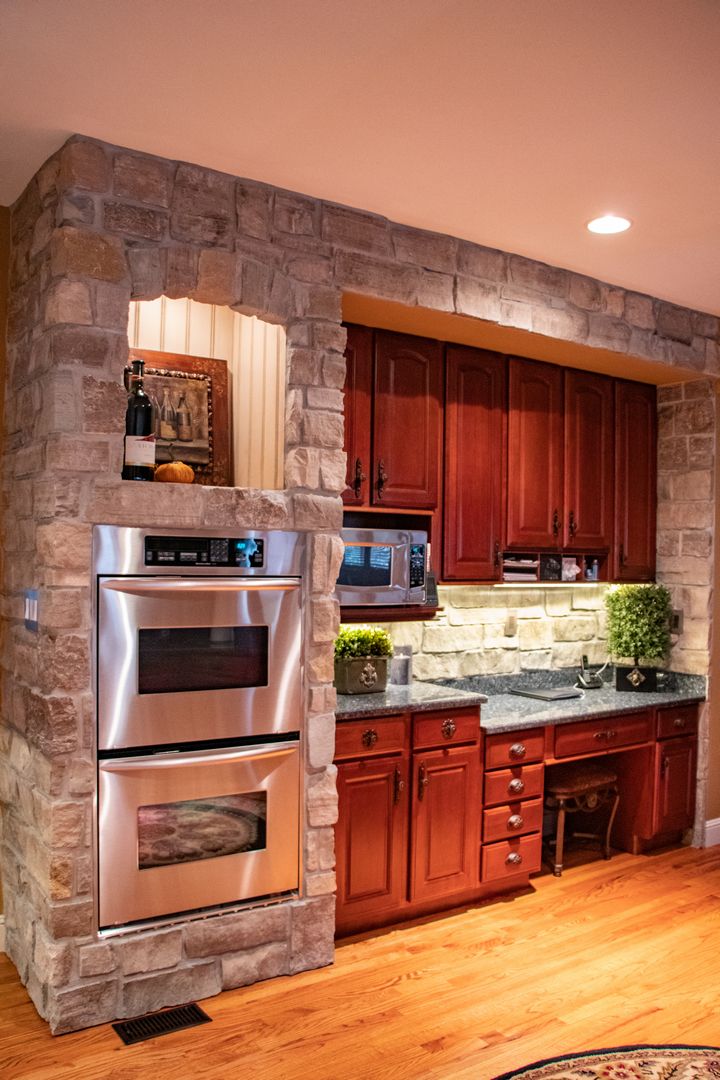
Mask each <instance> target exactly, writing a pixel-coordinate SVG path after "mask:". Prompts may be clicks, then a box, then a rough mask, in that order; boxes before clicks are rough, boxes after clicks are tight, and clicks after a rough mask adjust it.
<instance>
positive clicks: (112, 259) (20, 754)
mask: <svg viewBox="0 0 720 1080" xmlns="http://www.w3.org/2000/svg"><path fill="white" fill-rule="evenodd" d="M345 292H348V293H355V294H365V295H368V296H371V297H377V298H379V299H381V300H390V301H396V302H399V303H401V304H403V305H406V306H409V307H412V306H422V307H424V308H428V309H434V310H436V311H442V312H453V313H455V314H457V315H462V316H465V317H469V318H478V319H483V320H487V321H490V322H495V323H498V324H501V325H505V326H510V327H518V328H521V329H532V330H533V331H534V332H535V333H537V334H545V335H548V336H550V337H554V338H558V339H563V340H566V341H570V342H578V343H582V344H584V345H586V346H590V347H597V348H602V349H604V350H608V349H610V350H613V351H614V352H616V353H617V354H618V356H619V357H620V358H622V356H623V355H628V354H632V355H633V356H639V357H641V358H646V359H651V360H654V361H656V362H659V363H662V364H665V365H668V366H671V367H672V366H677V367H678V368H682V369H684V371H685V372H688V371H691V372H693V373H694V374H695V375H700V374H704V375H705V376H706V377H705V379H704V387H705V389H704V390H703V391H702V395H701V396H700V395H699V396H698V398H697V399H695V400H692V401H690V400H687V396H683V395H684V391H683V390H682V388H681V389H680V391H679V395H678V396H676V397H672V396H671V394H670V391H668V393H667V394H666V396H665V398H664V404H665V405H666V406H667V408H666V413H667V417H668V419H667V423H666V424H665V427H664V428H663V429H662V434H663V438H664V439H665V440H666V441H665V442H664V443H662V445H663V446H667V450H666V452H667V454H668V462H669V463H670V467H671V468H672V469H673V470H675V474H676V475H677V479H675V478H674V476H673V477H669V478H668V482H667V484H664V486H663V489H662V491H661V514H662V528H663V534H664V537H665V539H666V542H667V545H668V549H667V550H668V554H667V558H668V559H669V560H671V562H669V563H668V565H667V575H666V576H667V579H668V580H669V581H671V582H672V584H673V587H674V588H675V587H677V588H678V589H686V588H688V589H691V591H692V593H691V596H690V600H691V602H692V610H693V613H694V614H693V619H694V620H696V622H697V625H696V627H695V633H694V641H695V647H696V648H697V650H698V656H700V657H704V658H705V663H706V662H707V644H706V642H707V635H705V636H703V630H702V628H703V626H704V627H705V628H706V629H707V626H709V621H708V620H709V614H708V607H707V601H708V600H709V595H710V589H711V577H710V576H709V575H710V571H709V570H707V568H708V567H709V566H710V560H711V558H712V551H711V541H710V539H708V541H707V545H706V546H704V544H703V541H702V539H701V538H700V537H699V536H697V535H695V532H696V531H703V530H707V529H708V526H707V524H706V518H707V517H708V515H709V514H710V512H711V510H710V506H711V503H710V501H709V499H708V497H707V492H706V486H704V485H705V481H706V474H707V475H708V476H709V478H710V479H709V481H708V483H710V490H713V488H714V459H713V457H712V452H711V450H710V446H709V444H710V442H712V447H713V448H714V435H715V412H714V395H713V394H712V387H711V380H712V379H713V378H714V376H715V375H716V374H717V367H718V320H717V319H715V318H712V317H709V316H707V315H703V314H702V313H697V312H691V311H687V310H685V309H681V308H676V307H675V306H673V305H669V304H666V303H663V302H661V301H657V300H653V299H652V298H650V297H642V296H638V295H637V294H632V293H627V292H625V291H624V290H622V289H619V288H615V287H612V286H609V285H605V284H604V283H602V282H594V281H590V280H589V279H587V278H583V277H580V276H578V275H574V274H571V273H569V272H567V271H564V270H560V269H557V268H553V267H547V266H545V265H543V264H541V263H535V262H532V261H531V260H528V259H524V258H520V257H518V256H514V255H507V254H505V253H503V252H498V251H490V250H488V249H486V248H482V247H479V246H477V245H473V244H469V243H466V242H464V241H461V240H456V239H455V238H453V237H447V236H437V235H434V234H430V233H426V232H422V231H419V230H414V229H409V228H406V227H404V226H401V225H396V224H394V223H392V222H388V221H387V220H385V219H384V218H380V217H377V216H374V215H371V214H366V213H363V212H360V211H354V210H350V209H348V208H345V207H341V206H337V205H334V204H330V203H327V202H322V201H320V200H318V199H313V198H310V197H306V196H302V195H298V194H295V193H292V192H287V191H282V190H279V189H275V188H272V187H269V186H267V185H263V184H259V183H255V182H252V181H248V180H243V179H238V178H235V177H232V176H227V175H224V174H220V173H217V172H213V171H212V170H209V169H204V168H200V167H198V166H196V165H190V164H186V163H178V162H172V161H166V160H163V159H160V158H156V157H151V156H148V155H144V154H141V153H136V152H133V151H129V150H125V149H122V148H118V147H113V146H108V145H106V144H103V143H99V142H96V141H92V140H88V139H85V138H82V137H78V136H75V137H73V138H71V139H70V140H69V141H68V142H67V143H66V144H65V145H64V146H63V147H62V149H61V150H60V151H58V153H57V154H56V155H55V156H54V157H53V158H51V159H50V160H49V161H48V162H47V163H46V164H45V165H44V166H43V167H42V168H41V169H40V171H39V172H38V173H37V175H36V176H35V177H34V179H33V180H32V181H31V183H30V184H29V185H28V187H27V189H26V191H25V192H24V194H23V195H22V196H21V198H20V199H19V200H18V202H17V203H16V204H15V206H14V207H13V208H12V262H11V282H10V296H9V332H8V373H7V378H8V383H7V394H6V400H7V418H6V425H5V430H6V441H5V448H4V459H3V508H4V512H5V521H6V522H7V525H6V529H5V547H4V592H3V596H4V600H3V617H4V640H3V653H2V675H3V683H4V693H3V702H2V727H1V729H0V740H1V742H0V800H1V801H2V810H3V829H2V852H1V855H2V873H3V890H4V898H5V917H6V948H7V952H8V954H9V956H10V957H11V959H12V960H13V962H14V963H15V965H16V966H17V969H18V971H19V973H20V976H21V978H22V980H23V982H24V983H25V984H26V986H27V988H28V992H29V993H30V995H31V997H32V1000H33V1001H34V1003H35V1005H36V1007H37V1009H38V1011H39V1013H40V1014H41V1015H42V1016H43V1017H46V1018H47V1020H48V1022H49V1024H50V1026H51V1029H52V1031H53V1032H64V1031H70V1030H74V1029H77V1028H81V1027H85V1026H88V1025H91V1024H97V1023H102V1022H105V1021H108V1020H111V1019H116V1018H118V1017H124V1016H131V1015H137V1014H140V1013H143V1012H146V1011H148V1010H150V1009H156V1008H159V1007H161V1006H164V1005H168V1004H174V1003H179V1002H186V1001H189V1000H193V999H195V998H202V997H207V996H210V995H212V994H215V993H218V992H219V991H221V990H222V989H225V988H229V987H236V986H242V985H244V984H247V983H250V982H253V981H255V980H258V979H264V978H269V977H271V976H274V975H279V974H286V973H294V972H297V971H300V970H303V969H306V968H311V967H316V966H320V965H323V964H328V963H330V962H331V961H332V958H333V930H334V896H333V893H334V888H335V878H334V869H333V867H334V851H333V829H332V826H333V823H334V821H335V819H336V814H337V798H336V793H335V770H334V767H333V765H332V758H333V748H334V712H333V710H334V705H335V692H334V689H333V686H332V677H333V665H332V640H333V638H334V636H335V633H336V629H337V625H338V614H339V613H338V608H337V605H336V602H335V601H334V599H333V587H334V581H335V578H336V574H337V568H338V565H339V560H340V557H341V550H342V547H341V543H340V539H339V535H338V530H339V527H340V525H341V522H342V504H341V500H340V497H339V496H340V492H341V490H342V487H343V485H344V472H345V455H344V453H343V449H342V445H343V411H342V410H343V395H342V387H343V383H344V375H345V361H344V356H343V351H344V346H345V339H346V334H345V330H344V328H343V326H342V322H341V318H342V297H343V293H345ZM163 295H164V296H167V297H170V298H180V297H189V298H191V299H193V300H196V301H200V302H202V303H208V304H216V305H227V306H229V307H231V308H233V309H234V310H235V311H239V312H242V313H245V314H250V315H258V316H259V317H261V318H263V319H265V320H267V321H270V322H275V323H278V324H280V325H282V326H283V327H284V330H285V332H286V335H287V373H286V375H287V395H286V408H285V452H284V457H285V461H284V465H285V487H284V489H283V490H281V491H269V490H267V491H266V490H256V489H247V488H245V489H240V488H209V487H199V486H192V487H187V486H184V485H157V486H155V485H149V484H129V483H125V482H123V481H121V480H120V479H119V475H120V465H121V456H122V434H123V415H124V391H123V389H122V370H123V366H124V365H125V363H126V361H127V350H128V337H127V322H128V305H129V302H130V300H131V299H134V300H153V299H155V298H157V297H159V296H163ZM618 373H619V374H621V373H622V368H621V366H620V367H619V372H618ZM691 413H692V416H693V417H694V418H695V419H694V420H693V419H692V418H691V417H690V414H691ZM689 424H690V425H692V424H696V425H699V426H696V427H695V428H694V429H692V428H688V425H689ZM706 443H707V444H708V445H706ZM701 444H702V449H703V453H702V455H701V454H700V448H701ZM708 455H709V456H708ZM700 458H702V460H700ZM695 472H698V473H702V474H703V475H702V477H700V476H698V477H696V482H693V484H692V486H690V487H689V486H688V482H687V475H686V474H693V475H694V474H695ZM663 483H664V482H663ZM689 490H692V491H693V492H695V493H696V496H695V497H694V498H693V507H694V509H693V515H694V516H693V518H692V521H693V524H688V525H687V526H686V527H684V526H682V525H681V523H680V517H681V516H682V515H680V514H679V512H676V511H675V509H673V505H674V504H675V502H676V500H677V499H679V498H680V499H681V498H684V497H685V495H684V494H683V493H686V492H687V491H689ZM703 492H705V495H703ZM663 507H666V508H667V509H664V510H663ZM95 523H109V524H122V525H138V526H155V527H182V528H185V527H198V528H203V527H206V528H207V527H212V528H222V529H225V528H227V529H237V528H273V529H295V530H300V531H304V532H306V533H308V534H309V543H308V556H307V565H306V567H305V574H304V588H305V624H304V625H305V645H304V648H305V732H304V813H303V823H302V851H303V873H302V887H301V890H300V894H299V896H298V898H297V899H294V900H291V901H289V902H285V903H282V904H277V905H274V906H267V907H264V908H255V909H249V910H247V911H244V912H239V913H237V912H236V913H232V914H217V915H212V916H209V917H207V918H205V919H202V920H197V921H189V922H185V923H180V924H178V925H173V926H169V927H162V928H157V929H152V930H144V931H136V932H132V933H127V934H120V935H117V936H114V937H111V938H101V937H98V935H97V933H96V916H95V899H94V861H93V839H92V838H93V822H92V815H93V799H94V794H95V747H94V725H95V702H94V698H93V691H92V681H91V670H92V656H91V649H92V631H91V578H90V547H91V530H92V526H93V524H95ZM690 533H692V534H693V535H692V536H691V535H690ZM686 534H687V535H686ZM686 544H690V545H691V551H692V553H691V551H690V550H688V551H687V552H685V554H686V555H687V557H688V558H692V559H696V560H699V564H702V567H703V571H702V572H703V573H705V574H706V577H705V579H704V580H703V581H697V582H696V581H695V580H690V578H692V576H693V574H694V570H693V571H691V570H688V569H687V567H688V565H689V564H688V563H687V562H683V561H682V560H683V558H684V549H685V545H686ZM678 560H681V561H678ZM661 570H663V566H662V564H661ZM663 572H664V570H663ZM28 588H37V589H38V591H39V603H38V612H39V630H38V632H37V633H33V632H31V631H29V630H27V629H26V628H25V626H24V623H23V594H24V590H26V589H28ZM700 662H701V661H700V660H698V663H700Z"/></svg>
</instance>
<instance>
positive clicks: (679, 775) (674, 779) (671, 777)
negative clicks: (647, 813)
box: [654, 739, 697, 834]
mask: <svg viewBox="0 0 720 1080" xmlns="http://www.w3.org/2000/svg"><path fill="white" fill-rule="evenodd" d="M696 760H697V739H667V740H666V741H665V742H660V743H658V744H657V746H656V748H655V821H654V825H655V833H656V834H661V833H669V832H680V831H681V830H682V829H689V828H690V826H691V825H692V823H693V820H694V817H695V767H696Z"/></svg>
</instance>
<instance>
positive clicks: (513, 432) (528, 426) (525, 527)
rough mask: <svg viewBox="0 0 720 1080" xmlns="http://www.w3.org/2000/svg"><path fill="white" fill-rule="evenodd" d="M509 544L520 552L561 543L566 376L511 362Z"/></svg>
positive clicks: (533, 364)
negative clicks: (520, 549)
mask: <svg viewBox="0 0 720 1080" xmlns="http://www.w3.org/2000/svg"><path fill="white" fill-rule="evenodd" d="M508 377H509V394H508V401H509V410H508V484H507V543H508V547H516V548H522V549H528V548H529V549H530V550H532V549H533V548H536V547H538V548H558V547H560V545H561V542H562V497H563V372H562V369H561V368H557V367H553V366H552V365H551V364H539V363H536V362H535V361H533V360H516V359H512V360H510V365H509V369H508Z"/></svg>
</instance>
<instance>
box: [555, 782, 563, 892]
mask: <svg viewBox="0 0 720 1080" xmlns="http://www.w3.org/2000/svg"><path fill="white" fill-rule="evenodd" d="M564 839H565V800H564V799H558V819H557V832H556V834H555V865H554V866H553V874H554V875H555V877H562V867H563V841H564Z"/></svg>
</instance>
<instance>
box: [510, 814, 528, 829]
mask: <svg viewBox="0 0 720 1080" xmlns="http://www.w3.org/2000/svg"><path fill="white" fill-rule="evenodd" d="M524 824H525V821H524V819H523V816H522V814H511V815H510V817H509V818H508V822H507V827H508V829H513V830H514V831H515V832H517V830H518V829H522V827H523V825H524Z"/></svg>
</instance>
